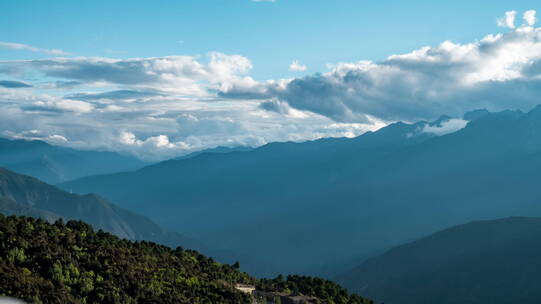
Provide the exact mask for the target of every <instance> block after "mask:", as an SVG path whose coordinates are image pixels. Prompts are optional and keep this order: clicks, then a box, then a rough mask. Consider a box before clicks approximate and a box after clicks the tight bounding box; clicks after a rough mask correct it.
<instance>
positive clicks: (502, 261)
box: [338, 217, 541, 304]
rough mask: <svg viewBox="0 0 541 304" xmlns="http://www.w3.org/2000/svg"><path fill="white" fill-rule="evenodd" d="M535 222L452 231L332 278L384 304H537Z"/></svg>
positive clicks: (540, 295)
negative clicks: (336, 278)
mask: <svg viewBox="0 0 541 304" xmlns="http://www.w3.org/2000/svg"><path fill="white" fill-rule="evenodd" d="M539 256H541V218H526V217H511V218H505V219H499V220H491V221H477V222H472V223H468V224H464V225H461V226H455V227H452V228H449V229H446V230H444V231H441V232H438V233H435V234H433V235H430V236H428V237H425V238H422V239H420V240H418V241H415V242H412V243H409V244H405V245H402V246H398V247H395V248H392V249H391V250H389V251H388V252H386V253H385V254H383V255H381V256H378V257H376V258H372V259H369V260H367V261H366V262H364V263H363V264H361V265H360V266H358V267H357V268H355V269H353V270H352V271H350V272H349V273H346V274H344V275H342V276H340V277H339V278H338V281H339V282H342V283H343V285H344V286H346V287H348V288H349V289H350V290H352V291H354V292H362V293H363V294H364V295H366V296H368V297H371V298H373V299H375V300H376V302H377V303H380V302H382V303H386V304H394V303H397V304H433V303H439V304H458V303H460V304H464V303H467V304H485V303H492V304H512V303H525V304H534V303H539V302H540V301H541V291H540V290H539V273H540V272H541V260H540V259H539Z"/></svg>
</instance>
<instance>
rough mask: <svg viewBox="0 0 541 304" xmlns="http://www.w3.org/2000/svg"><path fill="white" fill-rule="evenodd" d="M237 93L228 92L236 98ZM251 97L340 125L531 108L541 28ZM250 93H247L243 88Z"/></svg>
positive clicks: (348, 69)
mask: <svg viewBox="0 0 541 304" xmlns="http://www.w3.org/2000/svg"><path fill="white" fill-rule="evenodd" d="M238 92H239V91H238V90H235V88H233V89H232V90H231V93H233V94H232V95H229V93H230V92H223V96H230V97H232V98H234V97H235V94H238ZM253 92H255V93H257V94H255V95H256V96H259V97H260V98H276V99H279V100H281V101H283V102H287V103H288V105H289V106H291V107H293V108H296V109H299V110H303V111H311V112H314V113H318V114H321V115H324V116H327V117H330V118H332V119H334V120H336V121H343V122H366V121H367V117H368V115H370V116H373V117H378V118H379V119H382V120H386V121H396V120H407V121H415V120H421V119H433V118H435V117H438V116H439V115H441V114H450V115H454V116H459V115H462V114H463V113H464V112H467V111H470V110H472V109H477V108H487V109H489V110H494V111H497V110H502V109H510V108H511V109H513V108H519V109H524V110H528V109H530V108H532V107H533V106H535V105H536V104H538V103H539V102H540V101H539V96H540V93H541V29H540V28H532V27H529V26H526V25H525V26H521V27H519V28H517V29H516V30H514V31H511V32H507V33H504V34H496V35H488V36H486V37H484V38H483V39H481V40H479V41H475V42H472V43H466V44H460V43H454V42H451V41H444V42H443V43H441V44H440V45H437V46H432V47H431V46H426V47H422V48H420V49H417V50H414V51H412V52H409V53H405V54H398V55H392V56H389V57H388V58H387V59H385V60H383V61H381V62H373V61H358V62H351V63H349V62H346V63H338V64H335V65H332V66H330V71H329V72H327V73H324V74H313V75H309V76H306V77H302V78H296V79H293V80H290V81H288V82H287V83H286V84H285V85H282V86H277V85H275V84H268V85H266V86H265V87H264V88H262V87H256V88H255V89H254V90H253ZM243 93H244V94H243V96H249V93H250V91H249V90H248V91H246V90H245V91H244V92H243Z"/></svg>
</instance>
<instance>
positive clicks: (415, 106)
mask: <svg viewBox="0 0 541 304" xmlns="http://www.w3.org/2000/svg"><path fill="white" fill-rule="evenodd" d="M517 14H518V13H517V12H513V11H511V12H507V13H506V14H505V16H504V17H503V18H501V19H499V20H498V24H499V25H501V26H504V27H506V28H508V30H506V31H507V32H505V33H498V34H492V35H487V36H486V37H484V38H481V39H480V40H478V41H474V42H471V43H464V44H460V43H455V42H452V41H444V42H442V43H440V44H439V45H436V46H425V47H421V48H419V49H416V50H413V51H411V52H408V53H404V54H395V55H391V56H388V57H387V58H386V59H385V60H382V61H379V62H374V61H363V60H361V61H357V62H340V63H335V64H330V65H329V67H328V70H327V71H326V72H325V73H316V74H311V75H307V76H304V77H300V78H293V79H274V80H267V81H257V80H255V79H253V78H252V77H250V71H251V69H252V68H253V65H252V63H251V61H250V60H249V59H248V58H246V57H244V56H241V55H234V54H233V55H228V54H223V53H218V52H211V53H209V54H207V55H205V56H168V57H153V58H128V59H113V58H102V57H73V58H49V59H39V60H19V61H1V62H0V76H1V77H2V78H1V79H10V80H1V81H0V132H2V134H3V135H4V136H7V137H13V138H31V139H37V138H39V139H43V140H47V141H51V142H54V143H57V144H63V145H68V146H72V147H76V148H92V149H96V148H97V149H105V150H114V151H121V152H126V153H132V154H135V155H136V156H139V157H142V158H145V159H164V158H168V157H174V156H178V155H181V154H183V153H188V152H192V151H195V150H199V149H204V148H210V147H215V146H220V145H221V146H237V145H247V146H258V145H262V144H265V143H268V142H273V141H303V140H311V139H317V138H321V137H330V136H348V137H352V136H356V135H360V134H362V133H363V132H366V131H368V130H375V129H377V128H380V127H382V126H384V125H385V124H387V123H390V122H393V121H398V120H403V121H410V122H411V121H416V120H433V119H435V118H437V117H439V116H440V115H442V114H448V115H452V116H454V117H461V115H462V114H463V113H465V112H467V111H470V110H474V109H480V108H486V109H488V110H491V111H498V110H503V109H517V108H518V109H522V110H529V109H530V108H532V107H534V106H535V105H537V104H539V103H541V99H540V98H539V97H540V96H541V28H536V27H535V23H536V21H537V19H536V12H535V11H533V10H531V11H527V12H524V13H523V14H522V22H523V23H522V24H521V25H516V23H517V20H516V19H517V18H516V16H517ZM290 70H292V71H304V70H306V67H305V66H303V65H302V64H301V63H300V62H299V61H294V62H293V63H292V64H291V66H290ZM465 123H466V121H465V120H461V119H450V120H446V121H445V122H441V124H437V125H431V126H427V127H425V129H424V130H423V131H424V132H429V133H433V134H436V135H442V134H446V133H449V132H453V131H456V130H458V129H460V128H462V127H464V125H465Z"/></svg>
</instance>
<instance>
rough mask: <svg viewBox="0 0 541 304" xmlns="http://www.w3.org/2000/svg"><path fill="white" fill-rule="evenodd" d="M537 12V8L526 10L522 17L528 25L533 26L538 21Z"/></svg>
mask: <svg viewBox="0 0 541 304" xmlns="http://www.w3.org/2000/svg"><path fill="white" fill-rule="evenodd" d="M536 13H537V12H536V11H535V10H529V11H526V12H524V15H522V19H524V22H525V23H526V25H529V26H533V25H534V24H535V23H536V22H537V18H536V17H535V15H536Z"/></svg>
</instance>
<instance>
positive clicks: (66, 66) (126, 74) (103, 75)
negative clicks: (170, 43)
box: [0, 52, 255, 96]
mask: <svg viewBox="0 0 541 304" xmlns="http://www.w3.org/2000/svg"><path fill="white" fill-rule="evenodd" d="M204 59H206V61H202V60H199V59H198V58H197V57H193V56H170V57H155V58H131V59H110V58H100V57H79V58H54V59H40V60H28V61H7V62H6V61H3V62H0V72H2V71H3V72H4V73H8V74H11V75H14V76H21V75H23V76H24V75H25V74H27V73H30V74H31V73H36V72H39V73H42V74H43V75H44V76H46V77H52V78H57V79H62V80H71V81H78V82H81V83H86V84H94V83H100V82H101V83H104V84H113V85H130V86H133V87H144V88H146V87H152V88H154V89H160V90H163V91H167V92H170V93H174V94H182V95H191V96H209V93H208V92H209V91H212V90H226V89H228V88H229V87H231V86H233V85H237V86H243V85H253V84H254V83H255V81H254V80H253V79H252V78H250V77H247V76H242V75H243V74H246V73H248V72H249V71H250V70H251V69H252V64H251V62H250V60H248V59H247V58H245V57H243V56H240V55H225V54H222V53H218V52H211V53H209V54H208V55H207V56H206V57H205V58H204Z"/></svg>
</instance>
